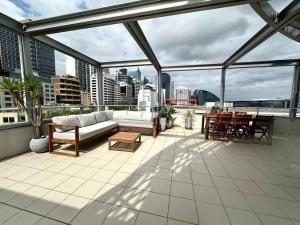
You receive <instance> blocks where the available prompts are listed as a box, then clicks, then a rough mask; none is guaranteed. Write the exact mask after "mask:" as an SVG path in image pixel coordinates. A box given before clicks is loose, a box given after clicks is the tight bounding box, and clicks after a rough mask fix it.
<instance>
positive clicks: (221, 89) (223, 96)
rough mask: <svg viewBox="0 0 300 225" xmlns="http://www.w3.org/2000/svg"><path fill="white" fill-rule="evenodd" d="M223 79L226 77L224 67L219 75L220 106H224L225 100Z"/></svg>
mask: <svg viewBox="0 0 300 225" xmlns="http://www.w3.org/2000/svg"><path fill="white" fill-rule="evenodd" d="M225 79H226V68H224V67H223V68H222V75H221V86H220V106H221V107H224V101H225Z"/></svg>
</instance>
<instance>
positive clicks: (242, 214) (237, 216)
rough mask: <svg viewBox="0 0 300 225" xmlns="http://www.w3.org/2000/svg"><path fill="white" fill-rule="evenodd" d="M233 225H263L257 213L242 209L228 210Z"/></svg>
mask: <svg viewBox="0 0 300 225" xmlns="http://www.w3.org/2000/svg"><path fill="white" fill-rule="evenodd" d="M226 211H227V213H228V216H229V218H230V220H231V223H232V225H241V224H243V225H263V224H262V223H261V222H260V220H259V219H258V217H257V216H256V215H255V213H253V212H251V211H245V210H241V209H233V208H226Z"/></svg>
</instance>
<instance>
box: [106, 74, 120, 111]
mask: <svg viewBox="0 0 300 225" xmlns="http://www.w3.org/2000/svg"><path fill="white" fill-rule="evenodd" d="M103 86H104V93H103V94H104V104H105V105H115V104H119V100H120V85H119V82H118V81H117V80H116V79H115V78H114V77H113V76H112V75H111V74H104V76H103Z"/></svg>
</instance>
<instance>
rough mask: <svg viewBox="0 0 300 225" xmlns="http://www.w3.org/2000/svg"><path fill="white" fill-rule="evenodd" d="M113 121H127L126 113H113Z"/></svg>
mask: <svg viewBox="0 0 300 225" xmlns="http://www.w3.org/2000/svg"><path fill="white" fill-rule="evenodd" d="M113 119H114V120H126V119H127V111H114V114H113Z"/></svg>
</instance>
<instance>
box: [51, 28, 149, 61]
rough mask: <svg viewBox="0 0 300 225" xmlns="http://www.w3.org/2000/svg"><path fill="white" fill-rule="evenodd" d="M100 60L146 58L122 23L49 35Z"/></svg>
mask: <svg viewBox="0 0 300 225" xmlns="http://www.w3.org/2000/svg"><path fill="white" fill-rule="evenodd" d="M50 36H51V37H52V38H54V39H56V40H58V41H59V42H62V43H64V44H66V45H67V46H69V47H71V48H73V49H75V50H77V51H80V52H82V53H83V54H86V55H88V56H90V57H92V58H94V59H96V60H98V61H100V62H107V61H123V60H134V59H146V56H145V55H144V53H143V52H142V50H141V49H140V48H139V46H138V45H137V44H136V42H135V40H134V39H133V38H132V37H131V36H130V34H129V33H128V31H127V30H126V28H125V27H124V26H123V25H122V24H117V25H112V26H105V27H99V28H90V29H83V30H77V31H70V32H64V33H59V34H53V35H50Z"/></svg>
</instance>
